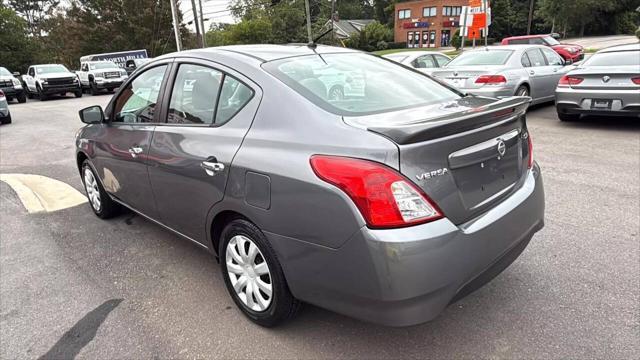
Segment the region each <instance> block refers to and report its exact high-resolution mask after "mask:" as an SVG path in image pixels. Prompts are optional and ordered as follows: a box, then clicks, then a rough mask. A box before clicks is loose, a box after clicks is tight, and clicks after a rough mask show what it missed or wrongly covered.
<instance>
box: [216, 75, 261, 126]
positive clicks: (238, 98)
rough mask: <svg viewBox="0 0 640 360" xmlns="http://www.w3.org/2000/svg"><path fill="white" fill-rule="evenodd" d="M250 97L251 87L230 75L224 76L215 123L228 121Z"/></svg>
mask: <svg viewBox="0 0 640 360" xmlns="http://www.w3.org/2000/svg"><path fill="white" fill-rule="evenodd" d="M252 97H253V90H251V88H249V87H248V86H246V85H245V84H243V83H241V82H240V81H238V80H236V79H234V78H233V77H231V76H228V75H227V76H225V77H224V82H223V84H222V92H221V93H220V100H219V101H218V109H217V112H216V117H215V123H216V125H222V124H224V123H226V122H227V121H229V120H230V119H231V118H232V117H233V116H234V115H235V114H236V113H237V112H238V111H240V109H242V108H243V107H244V106H245V105H246V104H247V103H248V102H249V100H250V99H251V98H252Z"/></svg>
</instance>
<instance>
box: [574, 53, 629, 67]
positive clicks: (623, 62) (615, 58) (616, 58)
mask: <svg viewBox="0 0 640 360" xmlns="http://www.w3.org/2000/svg"><path fill="white" fill-rule="evenodd" d="M583 65H584V66H611V65H616V66H630V65H631V66H638V67H640V51H637V50H633V51H616V52H605V53H595V54H593V55H592V56H591V57H590V58H588V59H587V60H586V61H585V62H584V63H583Z"/></svg>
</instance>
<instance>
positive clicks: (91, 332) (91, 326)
mask: <svg viewBox="0 0 640 360" xmlns="http://www.w3.org/2000/svg"><path fill="white" fill-rule="evenodd" d="M123 300H124V299H111V300H107V301H105V302H104V303H103V304H102V305H100V306H98V307H97V308H95V309H93V310H91V311H90V312H89V313H87V314H86V315H85V316H84V317H83V318H82V319H80V320H79V321H78V322H77V323H76V324H75V325H73V327H72V328H71V329H69V330H68V331H67V332H65V333H64V335H62V337H61V338H60V340H58V342H56V343H55V345H53V347H51V349H49V351H47V353H46V354H44V355H42V356H41V357H39V358H38V360H46V359H74V358H75V357H76V356H77V355H78V353H80V351H81V350H82V349H83V348H84V347H85V346H86V345H87V344H89V343H90V342H91V340H93V338H95V336H96V333H97V332H98V328H100V325H102V323H103V322H104V321H105V320H106V319H107V316H108V315H109V314H110V313H111V311H113V310H114V309H115V308H116V307H117V306H118V305H120V303H121V302H122V301H123Z"/></svg>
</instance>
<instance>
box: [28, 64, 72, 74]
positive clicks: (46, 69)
mask: <svg viewBox="0 0 640 360" xmlns="http://www.w3.org/2000/svg"><path fill="white" fill-rule="evenodd" d="M36 72H37V73H38V74H53V73H60V72H69V70H67V68H66V67H64V66H62V65H44V66H38V67H36Z"/></svg>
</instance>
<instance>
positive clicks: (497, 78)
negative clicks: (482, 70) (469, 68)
mask: <svg viewBox="0 0 640 360" xmlns="http://www.w3.org/2000/svg"><path fill="white" fill-rule="evenodd" d="M506 82H507V78H505V77H504V76H502V75H481V76H478V78H477V79H476V84H502V83H506Z"/></svg>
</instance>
